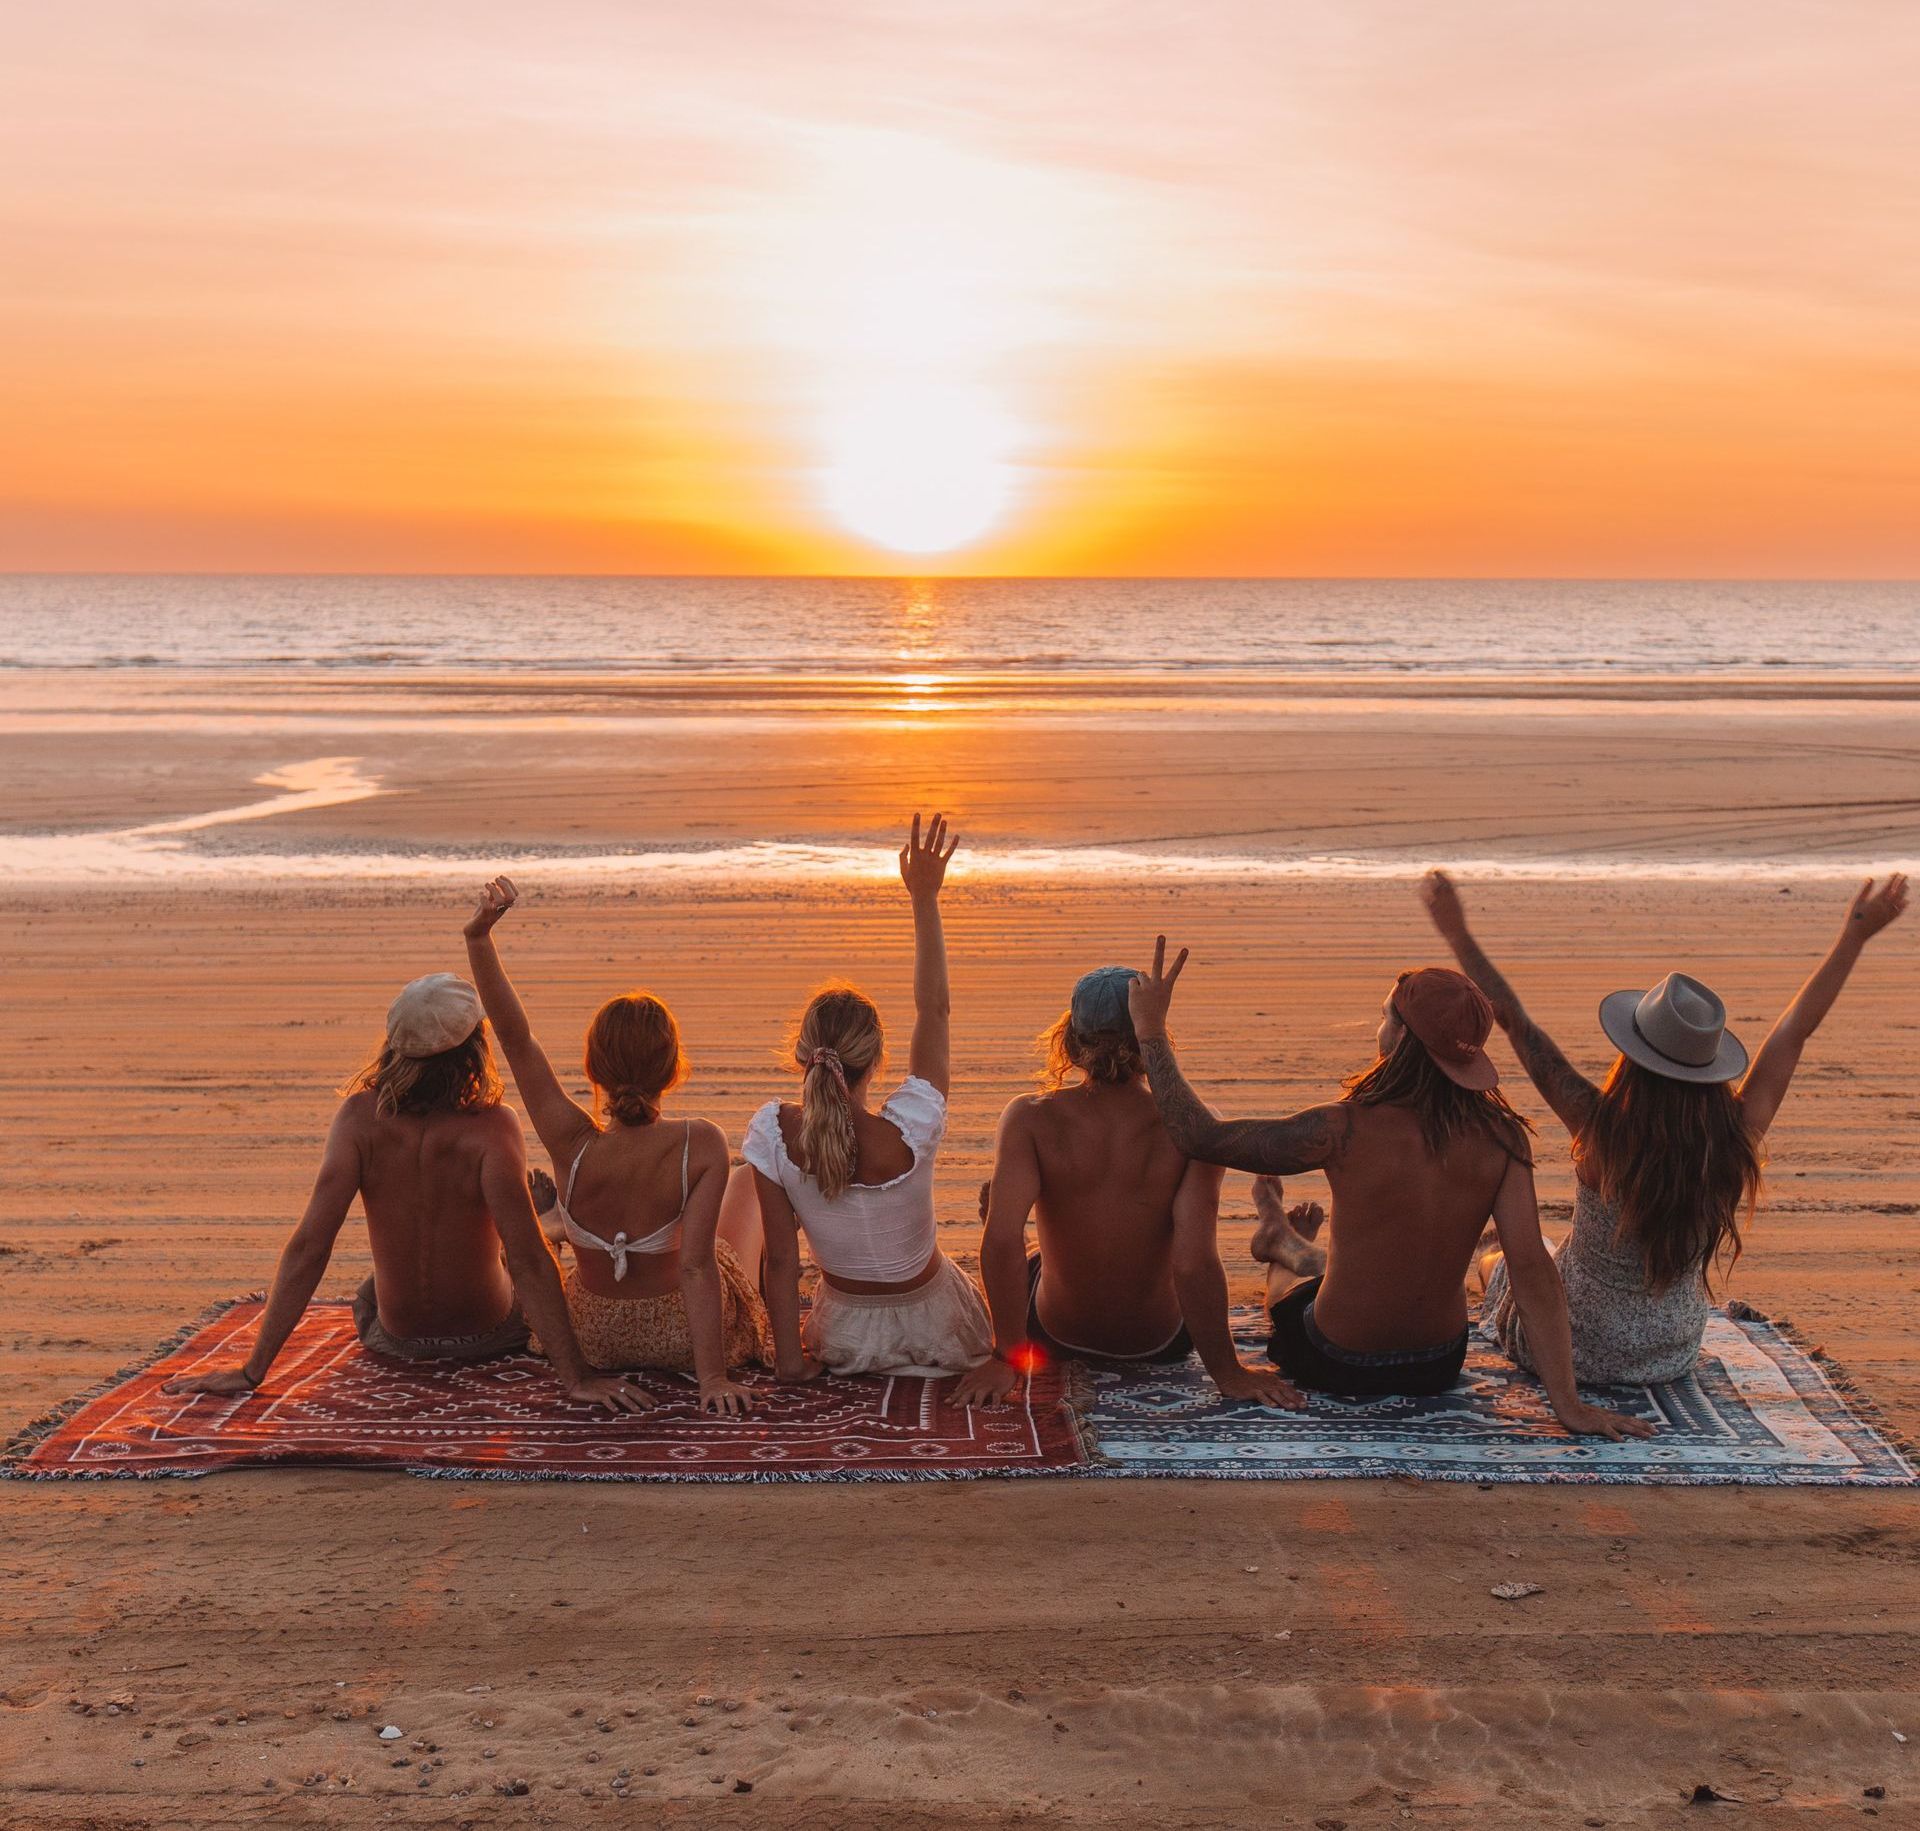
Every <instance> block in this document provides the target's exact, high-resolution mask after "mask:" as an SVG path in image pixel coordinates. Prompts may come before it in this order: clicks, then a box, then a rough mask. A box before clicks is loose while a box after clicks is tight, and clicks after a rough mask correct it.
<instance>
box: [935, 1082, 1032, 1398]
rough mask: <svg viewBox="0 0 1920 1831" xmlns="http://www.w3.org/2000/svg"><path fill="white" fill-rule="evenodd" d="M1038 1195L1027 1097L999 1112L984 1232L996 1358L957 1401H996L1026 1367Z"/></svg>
mask: <svg viewBox="0 0 1920 1831" xmlns="http://www.w3.org/2000/svg"><path fill="white" fill-rule="evenodd" d="M1039 1199H1040V1157H1039V1153H1038V1152H1037V1151H1036V1150H1035V1149H1034V1144H1033V1128H1032V1123H1031V1108H1030V1105H1029V1102H1028V1101H1026V1100H1024V1099H1021V1100H1015V1101H1014V1102H1013V1103H1012V1104H1011V1105H1009V1106H1008V1108H1007V1110H1006V1111H1005V1112H1003V1113H1002V1114H1001V1115H1000V1132H999V1136H998V1137H997V1138H996V1139H995V1140H994V1146H993V1182H992V1184H991V1185H990V1188H989V1193H988V1196H987V1217H986V1225H985V1228H984V1229H983V1230H982V1232H981V1235H980V1281H981V1283H983V1284H984V1285H985V1286H986V1287H987V1308H988V1309H989V1310H991V1311H992V1312H993V1357H992V1359H990V1360H984V1361H982V1362H981V1363H980V1365H979V1366H977V1367H975V1368H973V1369H972V1370H971V1371H969V1372H967V1373H963V1374H962V1375H961V1376H960V1379H959V1382H958V1383H957V1384H956V1385H955V1387H954V1389H953V1403H954V1404H956V1405H998V1404H999V1403H1000V1402H1001V1400H1003V1399H1004V1398H1006V1397H1007V1395H1008V1394H1009V1393H1011V1392H1012V1391H1013V1390H1014V1389H1015V1388H1016V1387H1017V1386H1018V1385H1019V1384H1020V1379H1021V1376H1022V1374H1024V1373H1025V1372H1026V1371H1027V1370H1028V1368H1027V1360H1028V1351H1027V1221H1028V1218H1029V1217H1030V1216H1031V1215H1032V1213H1033V1205H1034V1203H1035V1202H1037V1201H1038V1200H1039Z"/></svg>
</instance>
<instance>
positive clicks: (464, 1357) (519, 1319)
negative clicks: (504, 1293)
mask: <svg viewBox="0 0 1920 1831" xmlns="http://www.w3.org/2000/svg"><path fill="white" fill-rule="evenodd" d="M353 1330H354V1333H355V1334H356V1335H358V1336H359V1337H360V1345H361V1346H362V1347H363V1348H365V1349H367V1350H368V1351H369V1352H370V1353H373V1354H384V1355H386V1356H388V1358H389V1359H392V1360H397V1361H490V1360H492V1359H493V1357H494V1356H495V1355H497V1354H518V1353H519V1352H520V1350H521V1349H522V1348H524V1347H525V1346H526V1345H527V1323H526V1318H525V1317H523V1316H522V1315H521V1314H520V1300H519V1299H518V1298H517V1297H516V1298H515V1299H514V1303H513V1308H512V1309H510V1310H509V1311H508V1312H507V1314H506V1318H505V1320H504V1321H502V1322H499V1323H496V1324H495V1325H494V1326H493V1327H492V1328H491V1329H488V1330H487V1331H486V1332H485V1333H484V1334H481V1335H394V1334H392V1333H390V1332H389V1331H388V1329H387V1326H386V1324H385V1323H383V1322H382V1321H381V1320H380V1302H379V1299H378V1298H377V1297H376V1296H375V1295H374V1292H373V1280H372V1279H371V1278H369V1279H367V1281H366V1282H365V1283H364V1284H362V1285H361V1286H360V1288H359V1289H358V1290H357V1291H355V1292H354V1294H353Z"/></svg>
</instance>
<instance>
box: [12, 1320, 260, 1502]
mask: <svg viewBox="0 0 1920 1831" xmlns="http://www.w3.org/2000/svg"><path fill="white" fill-rule="evenodd" d="M265 1301H266V1292H265V1291H250V1292H248V1293H247V1294H246V1295H245V1296H242V1297H222V1298H221V1299H220V1300H219V1301H218V1302H217V1303H213V1304H210V1305H209V1306H208V1307H207V1308H206V1309H205V1310H203V1311H202V1312H201V1313H200V1314H199V1315H198V1316H196V1317H194V1318H193V1319H192V1320H191V1321H190V1322H184V1323H182V1324H181V1325H180V1327H179V1328H177V1329H175V1330H174V1332H173V1333H172V1334H171V1335H168V1336H166V1337H164V1338H163V1339H162V1340H161V1341H160V1342H159V1343H158V1344H157V1345H156V1346H154V1347H152V1348H149V1349H148V1350H147V1351H146V1352H145V1353H144V1354H142V1355H141V1356H140V1357H139V1358H138V1359H137V1360H131V1361H129V1362H128V1363H127V1364H126V1365H125V1366H124V1367H122V1368H121V1369H120V1370H119V1371H118V1372H117V1373H110V1374H108V1375H107V1377H106V1378H105V1379H103V1380H99V1381H96V1382H95V1383H94V1384H93V1385H91V1386H89V1387H87V1388H86V1389H85V1391H83V1392H80V1393H78V1394H76V1395H75V1396H74V1397H73V1398H71V1399H65V1400H62V1401H61V1403H60V1404H58V1405H56V1406H54V1407H53V1409H52V1410H51V1411H43V1412H42V1413H41V1414H40V1415H39V1416H38V1417H37V1418H31V1419H29V1420H28V1421H27V1422H26V1423H25V1424H24V1425H22V1426H21V1428H20V1429H19V1430H18V1431H16V1432H15V1433H14V1434H13V1435H12V1436H11V1437H9V1438H8V1439H7V1440H6V1441H5V1442H4V1443H0V1481H35V1480H44V1479H45V1478H46V1477H47V1476H48V1475H49V1474H52V1473H55V1472H54V1471H50V1470H45V1469H28V1468H23V1467H21V1466H20V1465H21V1464H22V1463H23V1462H24V1461H25V1459H26V1458H27V1457H28V1456H30V1455H31V1454H32V1453H33V1452H34V1450H35V1449H36V1448H38V1446H39V1445H40V1444H41V1443H43V1442H45V1440H46V1439H47V1438H48V1437H50V1436H52V1435H53V1433H54V1432H55V1431H57V1430H58V1429H59V1428H60V1426H61V1425H63V1424H64V1423H66V1421H67V1420H68V1419H69V1418H71V1417H72V1416H73V1415H74V1414H75V1413H76V1412H78V1411H80V1410H82V1409H83V1408H84V1407H86V1406H88V1405H91V1404H92V1403H93V1402H94V1400H95V1399H104V1398H105V1397H106V1396H107V1394H108V1393H110V1392H111V1391H113V1389H114V1388H115V1387H116V1386H119V1385H122V1384H123V1383H124V1382H126V1381H127V1380H130V1379H132V1378H133V1377H134V1375H135V1374H138V1373H145V1372H146V1370H147V1369H148V1368H149V1367H151V1366H153V1365H154V1364H155V1363H156V1362H159V1361H163V1360H165V1359H166V1358H167V1356H168V1355H169V1354H171V1353H173V1351H174V1350H175V1349H176V1348H184V1347H185V1346H186V1345H187V1343H188V1342H190V1341H191V1340H192V1339H193V1338H194V1336H196V1335H197V1334H199V1332H200V1331H201V1330H202V1329H205V1328H210V1327H211V1326H212V1325H213V1324H214V1323H216V1322H218V1321H219V1320H220V1318H221V1317H222V1316H224V1315H226V1313H227V1312H228V1311H229V1310H234V1309H238V1308H239V1307H240V1305H241V1304H243V1303H264V1302H265ZM56 1478H58V1477H57V1474H56Z"/></svg>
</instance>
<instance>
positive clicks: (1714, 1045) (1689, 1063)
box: [1600, 973, 1747, 1081]
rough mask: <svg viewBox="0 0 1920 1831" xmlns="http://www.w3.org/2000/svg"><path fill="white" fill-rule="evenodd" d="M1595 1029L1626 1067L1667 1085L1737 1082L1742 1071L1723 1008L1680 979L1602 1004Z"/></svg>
mask: <svg viewBox="0 0 1920 1831" xmlns="http://www.w3.org/2000/svg"><path fill="white" fill-rule="evenodd" d="M1600 1027H1601V1029H1603V1030H1604V1031H1606V1033H1607V1036H1608V1038H1609V1039H1610V1040H1611V1042H1612V1043H1613V1046H1614V1047H1615V1048H1616V1049H1618V1050H1619V1051H1620V1053H1621V1054H1622V1055H1624V1056H1625V1057H1626V1058H1627V1060H1628V1061H1630V1062H1638V1063H1639V1064H1640V1066H1641V1067H1642V1068H1650V1069H1652V1070H1653V1072H1654V1073H1655V1074H1662V1075H1665V1076H1666V1077H1667V1079H1668V1080H1670V1081H1737V1080H1738V1079H1739V1078H1740V1077H1741V1076H1742V1075H1743V1074H1745V1073H1746V1071H1747V1052H1746V1050H1745V1048H1743V1047H1742V1045H1741V1042H1740V1039H1739V1038H1738V1037H1737V1036H1733V1035H1730V1034H1729V1033H1728V1030H1727V1007H1726V1006H1725V1005H1724V1004H1722V1003H1721V1002H1720V1000H1719V998H1718V997H1716V996H1715V995H1714V993H1713V992H1711V991H1710V990H1709V989H1708V988H1707V987H1706V986H1704V985H1702V984H1701V983H1700V981H1699V980H1697V979H1690V978H1689V977H1688V976H1687V975H1686V974H1685V973H1669V974H1668V975H1667V976H1666V978H1664V979H1663V980H1661V981H1660V983H1659V984H1658V985H1657V986H1655V987H1654V988H1653V990H1652V991H1650V992H1614V993H1611V994H1610V995H1609V996H1607V997H1605V998H1603V999H1601V1001H1600Z"/></svg>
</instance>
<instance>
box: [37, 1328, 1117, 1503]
mask: <svg viewBox="0 0 1920 1831" xmlns="http://www.w3.org/2000/svg"><path fill="white" fill-rule="evenodd" d="M260 1309H261V1305H260V1303H259V1301H258V1300H257V1299H248V1300H245V1301H243V1302H240V1303H236V1304H234V1305H232V1306H231V1307H229V1308H226V1309H225V1310H223V1311H222V1313H221V1314H220V1315H219V1316H217V1317H216V1318H215V1319H214V1320H213V1321H211V1322H208V1323H204V1324H202V1325H201V1326H199V1327H198V1328H196V1329H194V1330H193V1331H192V1333H191V1334H190V1335H189V1336H188V1337H187V1338H186V1339H185V1340H184V1341H183V1342H182V1343H181V1344H180V1345H179V1346H177V1347H175V1348H173V1349H171V1350H170V1351H168V1352H166V1353H164V1354H163V1355H161V1357H160V1358H158V1359H157V1360H155V1361H154V1362H153V1363H152V1364H151V1365H150V1366H147V1367H144V1368H142V1369H141V1370H140V1371H139V1372H137V1373H134V1374H132V1375H130V1376H128V1377H126V1378H124V1379H122V1380H121V1381H119V1382H118V1383H117V1384H116V1385H115V1386H114V1387H113V1388H112V1389H111V1390H110V1391H108V1392H105V1393H103V1394H101V1395H100V1396H99V1397H97V1398H93V1399H89V1400H87V1401H86V1402H84V1403H83V1404H81V1405H79V1406H78V1407H76V1408H75V1409H73V1410H72V1411H71V1412H70V1413H69V1414H68V1415H66V1416H64V1417H62V1418H60V1419H59V1420H58V1421H57V1422H55V1423H53V1424H52V1425H51V1426H50V1427H49V1428H47V1429H46V1430H45V1433H44V1434H43V1435H40V1436H39V1437H38V1440H37V1441H36V1442H35V1443H34V1445H33V1447H32V1449H31V1450H30V1451H28V1452H27V1453H26V1454H25V1455H23V1456H21V1457H19V1458H18V1460H16V1461H14V1462H13V1463H12V1465H11V1467H10V1468H9V1469H8V1470H7V1473H9V1474H12V1475H16V1476H42V1477H61V1476H103V1475H105V1476H113V1475H117V1476H152V1475H205V1474H208V1473H210V1472H212V1471H214V1470H219V1469H243V1468H268V1467H286V1466H295V1467H306V1468H394V1469H405V1470H407V1471H409V1472H410V1473H413V1474H416V1475H438V1476H459V1477H469V1478H471V1477H479V1478H494V1479H503V1480H524V1481H929V1480H931V1481H940V1480H947V1481H951V1480H955V1479H960V1478H965V1477H972V1476H1004V1475H1046V1474H1061V1473H1065V1472H1067V1471H1069V1470H1073V1469H1077V1468H1080V1467H1082V1466H1084V1465H1085V1464H1086V1463H1087V1461H1088V1454H1087V1450H1086V1448H1085V1444H1084V1441H1083V1438H1082V1435H1081V1431H1080V1428H1079V1425H1078V1422H1077V1420H1076V1417H1075V1414H1074V1412H1073V1410H1072V1408H1071V1407H1070V1406H1069V1405H1068V1403H1067V1400H1066V1392H1065V1386H1064V1376H1063V1374H1062V1372H1061V1371H1060V1370H1059V1369H1046V1370H1044V1371H1041V1372H1039V1373H1036V1374H1035V1376H1034V1378H1033V1380H1032V1381H1031V1382H1030V1385H1031V1390H1030V1391H1029V1393H1028V1396H1027V1399H1026V1402H1025V1403H1024V1404H1012V1405H1005V1406H1000V1407H997V1408H995V1409H993V1410H983V1411H966V1410H962V1409H959V1408H957V1407H954V1406H951V1405H948V1404H947V1403H946V1402H945V1400H944V1397H943V1388H945V1387H947V1386H948V1385H950V1383H951V1382H949V1381H944V1380H927V1379H881V1378H873V1377H858V1378H844V1379H842V1378H835V1377H825V1378H822V1379H819V1380H815V1381H812V1382H810V1383H809V1384H807V1385H804V1386H781V1385H778V1384H776V1383H775V1382H774V1381H773V1380H772V1379H770V1378H769V1377H767V1376H765V1375H762V1374H749V1375H747V1376H746V1377H745V1379H744V1380H743V1384H745V1385H748V1386H750V1387H751V1388H752V1389H753V1392H754V1396H755V1399H756V1401H757V1405H756V1409H755V1411H754V1412H753V1414H752V1416H750V1417H748V1418H745V1419H740V1420H728V1419H721V1418H710V1417H704V1416H702V1415H701V1414H700V1412H699V1411H698V1409H697V1407H696V1405H695V1399H694V1388H693V1385H692V1383H691V1382H690V1381H687V1380H682V1379H677V1378H675V1377H674V1376H673V1375H671V1374H646V1375H644V1376H642V1377H643V1379H644V1381H645V1384H646V1386H647V1388H648V1390H649V1391H651V1392H652V1393H653V1394H654V1396H655V1397H656V1398H657V1399H659V1400H660V1401H661V1403H660V1404H659V1405H658V1407H656V1409H654V1410H652V1411H650V1412H647V1413H645V1414H644V1415H642V1416H622V1417H616V1416H614V1415H613V1414H611V1413H609V1412H605V1411H601V1410H598V1409H596V1408H591V1407H588V1406H584V1405H575V1404H572V1403H570V1402H569V1401H567V1400H565V1399H562V1398H561V1396H560V1393H559V1390H558V1388H557V1387H556V1385H555V1383H554V1380H553V1376H552V1373H551V1372H550V1371H549V1369H548V1367H547V1364H546V1362H545V1361H541V1360H536V1359H534V1358H532V1357H531V1356H528V1355H511V1356H506V1357H503V1358H501V1359H499V1360H493V1361H483V1362H479V1363H476V1364H473V1365H468V1366H455V1365H451V1364H449V1363H446V1362H431V1361H430V1362H409V1363H402V1362H398V1361H390V1360H382V1359H379V1358H377V1357H375V1356H373V1355H371V1354H369V1353H367V1351H366V1350H365V1349H364V1348H362V1347H361V1346H360V1343H359V1341H358V1339H357V1338H356V1337H355V1335H354V1332H353V1321H352V1316H351V1309H350V1306H349V1305H348V1304H346V1303H344V1302H322V1303H315V1304H313V1305H312V1306H311V1307H310V1308H309V1309H308V1311H307V1314H306V1315H305V1317H304V1318H303V1319H302V1320H301V1323H300V1326H299V1327H298V1328H297V1329H296V1330H295V1331H294V1333H293V1336H292V1339H291V1340H289V1341H288V1343H287V1345H286V1347H285V1348H284V1349H283V1350H282V1351H281V1354H280V1358H279V1360H278V1361H277V1362H276V1363H275V1365H274V1369H273V1372H272V1374H271V1375H269V1377H268V1379H267V1383H266V1384H265V1385H264V1386H263V1387H262V1388H261V1389H260V1390H259V1392H257V1393H253V1394H250V1395H248V1396H247V1397H245V1398H237V1399H236V1398H225V1397H219V1396H214V1395H211V1394H198V1395H182V1396H172V1395H169V1394H167V1393H165V1392H162V1391H161V1386H162V1385H163V1384H164V1383H165V1382H166V1381H167V1380H169V1379H172V1378H173V1377H174V1376H176V1375H177V1374H180V1373H182V1372H185V1371H187V1370H189V1369H191V1368H195V1367H199V1366H202V1365H204V1364H205V1363H207V1362H209V1361H213V1362H220V1363H227V1364H231V1363H234V1362H237V1361H238V1360H239V1359H240V1358H241V1357H242V1356H243V1355H244V1354H245V1352H246V1348H247V1345H248V1344H249V1343H250V1342H251V1340H252V1337H253V1328H254V1323H255V1321H256V1319H257V1318H258V1316H259V1314H260Z"/></svg>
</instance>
